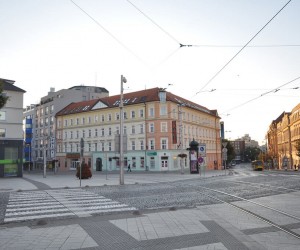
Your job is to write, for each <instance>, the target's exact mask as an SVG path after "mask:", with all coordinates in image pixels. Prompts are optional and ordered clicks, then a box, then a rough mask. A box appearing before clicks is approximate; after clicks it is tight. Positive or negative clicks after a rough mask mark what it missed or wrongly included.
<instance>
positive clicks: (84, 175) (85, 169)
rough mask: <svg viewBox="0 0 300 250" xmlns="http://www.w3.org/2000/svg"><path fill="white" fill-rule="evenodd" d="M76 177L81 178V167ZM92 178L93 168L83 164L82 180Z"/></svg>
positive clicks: (78, 168)
mask: <svg viewBox="0 0 300 250" xmlns="http://www.w3.org/2000/svg"><path fill="white" fill-rule="evenodd" d="M76 177H77V178H80V167H77V171H76ZM91 177H92V171H91V168H90V167H89V166H88V165H87V164H86V163H82V164H81V179H88V178H91Z"/></svg>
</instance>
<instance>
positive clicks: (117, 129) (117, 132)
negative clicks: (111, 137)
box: [116, 127, 120, 135]
mask: <svg viewBox="0 0 300 250" xmlns="http://www.w3.org/2000/svg"><path fill="white" fill-rule="evenodd" d="M116 134H117V135H118V134H120V130H119V127H117V128H116Z"/></svg>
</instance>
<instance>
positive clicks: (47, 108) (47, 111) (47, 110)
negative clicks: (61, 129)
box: [45, 107, 49, 115]
mask: <svg viewBox="0 0 300 250" xmlns="http://www.w3.org/2000/svg"><path fill="white" fill-rule="evenodd" d="M48 113H49V107H46V108H45V115H48Z"/></svg>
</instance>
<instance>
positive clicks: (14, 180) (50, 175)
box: [0, 170, 224, 192]
mask: <svg viewBox="0 0 300 250" xmlns="http://www.w3.org/2000/svg"><path fill="white" fill-rule="evenodd" d="M75 174H76V172H75V171H70V172H58V173H56V174H55V173H54V172H47V173H46V178H44V177H43V172H42V171H39V172H36V171H35V172H34V171H31V172H28V171H24V173H23V177H21V178H18V177H8V178H1V180H0V192H5V191H7V192H12V191H21V190H23V191H25V190H36V189H43V190H45V189H52V188H66V187H69V188H78V187H86V186H89V187H95V186H103V185H120V173H119V172H117V171H114V172H105V171H103V172H100V171H99V172H98V171H96V172H93V176H92V178H90V179H82V180H81V181H80V179H78V178H76V176H75ZM218 175H224V171H222V170H206V171H205V172H202V173H201V175H200V173H199V174H190V173H188V172H187V171H186V172H185V173H184V174H180V172H150V171H147V172H134V171H132V172H129V173H128V172H126V170H125V171H124V184H125V185H130V184H137V183H139V184H143V183H157V182H170V181H177V180H184V179H194V178H209V177H212V176H218Z"/></svg>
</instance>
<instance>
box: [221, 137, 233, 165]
mask: <svg viewBox="0 0 300 250" xmlns="http://www.w3.org/2000/svg"><path fill="white" fill-rule="evenodd" d="M223 142H227V145H226V148H227V162H231V161H232V160H233V159H234V158H235V151H234V147H233V146H232V144H231V142H230V141H228V140H227V139H223V140H222V143H223Z"/></svg>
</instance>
